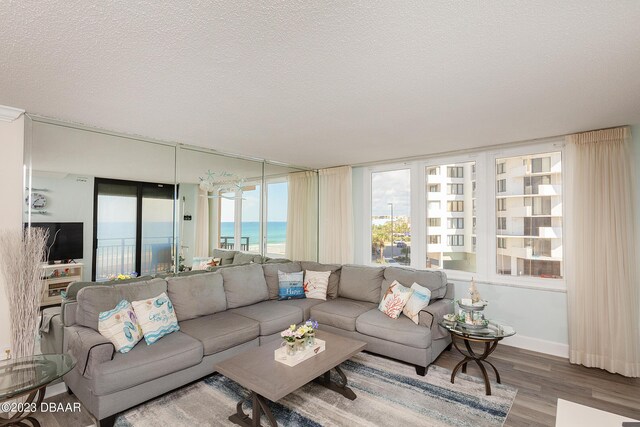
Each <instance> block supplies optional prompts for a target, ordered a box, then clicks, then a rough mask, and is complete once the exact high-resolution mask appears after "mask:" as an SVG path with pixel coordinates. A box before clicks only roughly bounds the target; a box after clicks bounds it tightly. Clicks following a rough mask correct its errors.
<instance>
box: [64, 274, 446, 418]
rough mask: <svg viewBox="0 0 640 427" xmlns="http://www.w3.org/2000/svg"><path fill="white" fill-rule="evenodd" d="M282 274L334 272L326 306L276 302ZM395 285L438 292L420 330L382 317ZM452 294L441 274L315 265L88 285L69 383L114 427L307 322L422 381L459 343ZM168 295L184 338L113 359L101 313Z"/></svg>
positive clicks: (69, 340) (74, 325)
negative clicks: (446, 322)
mask: <svg viewBox="0 0 640 427" xmlns="http://www.w3.org/2000/svg"><path fill="white" fill-rule="evenodd" d="M278 270H280V271H286V272H295V271H303V270H312V271H331V275H330V278H329V289H328V297H327V301H322V300H314V299H297V300H287V301H278V300H277V295H278ZM393 280H398V281H399V282H400V283H402V284H403V285H406V286H411V285H412V284H413V282H418V283H419V284H421V285H423V286H426V287H428V288H429V289H431V292H432V302H431V303H430V305H429V306H428V307H427V308H426V309H425V310H424V311H422V312H420V315H419V324H418V325H416V324H415V323H413V322H412V321H411V320H410V319H408V318H406V317H405V316H400V318H399V319H396V320H393V319H390V318H388V317H387V316H386V315H385V314H383V313H382V312H380V311H379V310H378V309H377V305H378V302H379V301H380V299H381V298H382V295H383V294H384V292H385V291H386V290H387V288H388V286H389V285H390V284H391V282H393ZM452 289H453V287H452V285H451V284H448V283H447V278H446V275H445V274H444V273H442V272H440V271H417V270H412V269H405V268H399V267H387V268H384V267H364V266H356V265H345V266H341V265H327V264H319V263H315V262H288V263H280V264H278V263H272V264H257V263H251V264H248V265H241V266H235V267H230V268H224V269H220V270H219V271H216V272H207V273H204V274H197V275H188V276H178V277H167V278H152V279H149V280H143V281H138V282H133V283H126V284H115V285H110V286H101V285H95V286H87V287H83V288H82V289H80V290H79V291H78V293H77V300H76V301H73V302H67V303H66V304H65V306H64V316H63V319H64V320H63V321H64V325H65V326H64V329H65V331H64V335H65V343H64V347H65V350H66V351H68V352H69V353H70V354H71V355H73V356H74V357H75V358H76V360H77V365H76V366H75V368H74V369H73V370H72V371H71V372H69V373H68V374H67V375H65V377H64V381H65V382H66V384H67V387H68V388H69V389H70V391H71V392H73V393H74V394H75V395H76V396H77V397H78V398H79V399H80V401H81V402H82V403H83V404H84V406H85V407H86V408H87V409H88V410H89V411H90V412H91V413H92V414H93V415H94V416H95V417H96V419H98V420H99V421H100V426H105V425H110V424H113V422H114V420H115V416H116V415H117V414H118V413H119V412H121V411H123V410H125V409H128V408H131V407H133V406H135V405H138V404H140V403H142V402H145V401H147V400H149V399H152V398H154V397H157V396H159V395H161V394H163V393H166V392H168V391H170V390H173V389H175V388H178V387H181V386H183V385H185V384H188V383H190V382H192V381H195V380H197V379H199V378H202V377H204V376H207V375H210V374H212V373H213V372H214V368H213V367H214V365H215V364H216V363H217V362H219V361H221V360H224V359H225V358H228V357H230V356H232V355H235V354H237V353H239V352H242V351H244V350H246V349H250V348H252V347H256V346H258V345H260V344H261V343H264V342H268V341H271V340H276V339H279V333H280V332H281V331H282V330H284V329H286V328H287V327H288V326H289V325H291V324H293V323H301V322H303V321H304V320H307V319H309V318H313V319H315V320H317V321H318V323H319V328H320V329H321V330H326V331H330V332H333V333H336V334H340V335H344V336H349V337H354V338H357V339H360V340H363V341H365V342H367V348H366V350H367V351H370V352H373V353H377V354H380V355H384V356H388V357H391V358H395V359H398V360H401V361H405V362H408V363H411V364H413V365H415V366H416V371H417V373H418V374H420V375H424V374H425V372H426V371H425V370H426V368H427V367H428V366H429V364H431V363H432V362H433V361H434V360H435V359H436V358H437V357H438V355H439V354H440V353H441V352H442V351H443V350H444V349H445V348H447V347H448V346H449V344H450V342H451V341H450V338H449V335H448V334H447V333H446V331H445V330H443V329H442V328H441V327H439V326H438V323H437V321H438V320H439V319H440V318H441V317H442V315H443V314H445V313H449V312H452V311H453V291H452ZM162 292H166V293H167V295H168V296H169V298H170V300H171V301H172V303H173V306H174V309H175V313H176V317H177V318H178V322H179V325H180V331H178V332H174V333H171V334H169V335H167V336H165V337H163V338H162V339H160V340H159V341H158V342H156V343H154V344H153V345H147V344H146V343H145V342H144V340H142V341H141V342H140V343H138V344H137V345H136V346H135V347H134V348H133V349H132V350H131V351H130V352H128V353H125V354H121V353H118V352H115V351H114V347H113V345H112V344H111V343H110V342H109V341H108V340H106V339H105V338H104V337H103V336H102V335H100V334H99V333H98V332H97V328H98V314H99V313H100V312H102V311H106V310H109V309H112V308H113V307H114V306H115V305H116V304H117V303H118V302H119V301H121V300H122V299H127V300H129V301H132V300H140V299H145V298H150V297H154V296H157V295H159V294H160V293H162Z"/></svg>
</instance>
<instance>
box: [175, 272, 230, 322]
mask: <svg viewBox="0 0 640 427" xmlns="http://www.w3.org/2000/svg"><path fill="white" fill-rule="evenodd" d="M167 289H168V291H169V292H168V294H169V299H170V300H171V302H172V303H173V308H174V309H175V311H176V317H177V318H178V321H179V322H181V321H183V320H189V319H194V318H196V317H200V316H207V315H209V314H214V313H218V312H220V311H225V310H226V309H227V296H226V294H225V293H224V286H223V285H222V274H220V273H204V274H197V275H193V276H182V277H170V278H168V279H167Z"/></svg>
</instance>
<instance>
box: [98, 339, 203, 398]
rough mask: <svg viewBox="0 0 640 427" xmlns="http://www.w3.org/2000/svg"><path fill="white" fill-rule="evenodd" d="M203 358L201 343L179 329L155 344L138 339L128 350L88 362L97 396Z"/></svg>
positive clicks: (166, 372)
mask: <svg viewBox="0 0 640 427" xmlns="http://www.w3.org/2000/svg"><path fill="white" fill-rule="evenodd" d="M201 361H202V343H200V341H198V340H196V339H195V338H192V337H190V336H188V335H186V334H184V333H182V332H175V333H173V334H170V335H167V336H166V337H164V338H163V339H161V340H160V341H158V342H157V343H155V344H154V345H147V344H146V343H145V342H143V341H141V342H139V343H138V344H137V345H136V346H135V347H134V348H133V349H132V350H131V351H129V352H128V353H125V354H122V353H115V355H114V356H113V359H112V360H110V361H107V362H103V363H100V364H98V365H95V366H90V367H88V369H87V376H88V377H90V378H92V382H93V387H92V388H93V392H94V393H95V394H96V395H98V396H104V395H106V394H110V393H114V392H116V391H120V390H125V389H127V388H130V387H133V386H136V385H138V384H143V383H145V382H148V381H151V380H154V379H156V378H160V377H163V376H165V375H168V374H171V373H173V372H177V371H179V370H181V369H186V368H189V367H191V366H194V365H197V364H198V363H200V362H201Z"/></svg>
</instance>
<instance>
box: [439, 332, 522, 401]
mask: <svg viewBox="0 0 640 427" xmlns="http://www.w3.org/2000/svg"><path fill="white" fill-rule="evenodd" d="M439 324H440V326H442V327H443V328H445V329H447V330H448V331H449V333H450V334H451V342H452V344H453V346H454V347H455V348H456V350H458V351H459V352H460V354H462V355H463V356H464V359H463V360H462V361H460V362H459V363H458V364H457V365H456V367H455V368H454V369H453V372H452V373H451V383H452V384H453V382H454V380H455V378H456V374H457V373H458V371H459V370H460V368H462V373H465V374H466V373H467V363H469V362H476V364H477V365H478V367H479V368H480V371H482V376H483V377H484V386H485V391H486V393H487V395H488V396H489V395H491V382H490V381H489V374H488V373H487V369H486V368H485V367H484V364H487V365H489V366H491V367H492V368H493V372H495V374H496V381H497V382H498V384H500V374H499V373H498V370H497V369H496V367H495V366H493V363H491V362H489V361H488V360H487V357H489V355H490V354H491V353H493V351H494V350H495V349H496V347H497V346H498V342H499V341H501V340H502V339H503V338H507V337H510V336H512V335H515V333H516V331H515V329H513V328H512V327H511V326H508V325H504V324H501V323H496V322H492V321H490V322H489V324H488V325H487V327H485V328H481V329H475V328H474V329H471V328H467V327H465V326H463V325H461V324H460V323H457V322H452V321H447V320H441V321H440V322H439ZM459 341H462V342H464V346H465V349H461V348H460V347H459V346H458V342H459ZM471 343H481V344H483V348H484V350H483V352H482V353H478V352H476V351H475V350H474V349H473V347H472V346H471Z"/></svg>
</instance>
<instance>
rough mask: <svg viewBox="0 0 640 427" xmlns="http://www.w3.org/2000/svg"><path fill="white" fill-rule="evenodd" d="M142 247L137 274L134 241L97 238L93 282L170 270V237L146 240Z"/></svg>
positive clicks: (171, 264)
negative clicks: (120, 276) (115, 276)
mask: <svg viewBox="0 0 640 427" xmlns="http://www.w3.org/2000/svg"><path fill="white" fill-rule="evenodd" d="M143 240H144V243H143V245H142V254H141V263H142V265H141V269H142V271H139V272H136V271H135V270H136V243H135V242H136V241H135V239H133V238H115V239H99V242H100V244H99V246H98V247H97V248H96V254H95V263H96V279H97V280H101V279H103V280H104V279H106V278H108V277H109V276H110V275H113V274H129V273H132V272H136V273H139V274H140V275H144V274H153V273H160V272H166V271H171V268H172V266H173V262H172V252H173V251H172V250H173V237H155V238H145V239H143Z"/></svg>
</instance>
